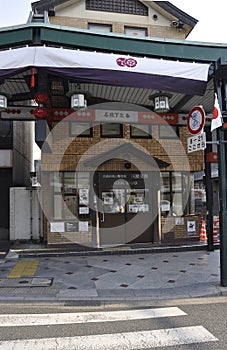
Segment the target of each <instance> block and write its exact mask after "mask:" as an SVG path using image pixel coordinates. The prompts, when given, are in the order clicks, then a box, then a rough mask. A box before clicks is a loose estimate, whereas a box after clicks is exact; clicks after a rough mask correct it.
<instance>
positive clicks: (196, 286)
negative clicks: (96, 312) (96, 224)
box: [0, 247, 227, 304]
mask: <svg viewBox="0 0 227 350" xmlns="http://www.w3.org/2000/svg"><path fill="white" fill-rule="evenodd" d="M173 248H174V247H173ZM181 248H182V247H181ZM145 249H147V248H145ZM140 250H141V249H140ZM23 253H24V255H23V254H22V252H20V254H18V252H17V253H16V252H15V251H12V250H10V251H9V253H8V255H7V256H6V257H5V259H2V260H0V302H1V301H36V302H39V301H61V302H75V303H84V304H86V303H88V304H89V303H106V302H114V301H116V302H119V301H122V302H126V301H127V302H128V301H139V300H147V301H148V300H155V299H157V300H162V299H175V298H195V297H205V296H220V295H227V288H223V287H221V286H220V251H219V249H216V250H215V251H213V252H208V251H206V250H204V249H203V247H201V249H200V250H198V248H197V249H196V250H192V251H190V249H187V250H183V251H182V249H180V247H179V248H178V251H177V249H176V247H175V251H174V250H173V251H171V249H170V250H169V251H168V252H157V251H156V252H154V251H153V252H148V251H147V250H146V251H144V252H141V251H140V252H137V251H136V252H135V251H134V253H132V252H131V251H130V250H129V251H128V252H127V251H124V253H123V252H120V250H118V251H117V252H116V251H114V250H110V251H108V250H105V252H102V253H103V254H91V252H90V254H89V252H87V254H82V253H81V254H77V255H75V254H64V255H63V254H62V255H60V256H58V254H57V253H56V252H55V254H53V252H52V254H51V255H49V256H47V255H44V256H43V255H42V254H40V251H39V254H34V255H33V256H32V255H31V252H30V253H29V252H28V251H27V255H26V254H25V250H23ZM28 253H29V254H28ZM36 253H37V251H36ZM49 253H50V252H49ZM68 253H70V252H68ZM71 253H73V252H71ZM74 253H75V252H74ZM77 253H78V252H77ZM46 254H47V252H46ZM22 256H23V257H22Z"/></svg>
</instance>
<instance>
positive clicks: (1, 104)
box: [0, 93, 7, 112]
mask: <svg viewBox="0 0 227 350" xmlns="http://www.w3.org/2000/svg"><path fill="white" fill-rule="evenodd" d="M6 109H7V97H6V95H4V94H3V93H1V94H0V112H4V111H5V110H6Z"/></svg>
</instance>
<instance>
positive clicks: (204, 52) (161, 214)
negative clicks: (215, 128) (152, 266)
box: [2, 0, 226, 247]
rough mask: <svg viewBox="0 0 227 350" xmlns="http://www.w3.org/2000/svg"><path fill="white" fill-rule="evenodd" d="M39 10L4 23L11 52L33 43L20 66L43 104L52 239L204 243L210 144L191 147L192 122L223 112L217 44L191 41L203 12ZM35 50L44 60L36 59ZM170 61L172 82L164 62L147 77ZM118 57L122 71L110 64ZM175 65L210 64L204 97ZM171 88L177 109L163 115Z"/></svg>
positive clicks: (141, 6)
mask: <svg viewBox="0 0 227 350" xmlns="http://www.w3.org/2000/svg"><path fill="white" fill-rule="evenodd" d="M123 4H124V6H123ZM32 9H33V13H32V14H31V16H30V17H29V21H28V24H27V25H25V26H23V27H22V28H13V29H11V30H7V29H6V30H3V31H2V34H7V39H5V41H4V42H3V43H2V49H5V48H6V47H7V48H10V46H12V42H13V38H14V42H15V43H16V45H15V46H17V47H18V46H20V47H21V48H22V50H21V51H20V52H21V54H23V55H25V54H24V52H25V50H27V49H25V48H24V46H25V45H26V44H28V45H29V43H30V45H29V46H30V48H28V49H29V50H27V51H28V54H27V55H26V57H27V59H28V68H27V67H20V69H21V71H23V79H24V80H25V81H26V82H27V86H26V88H27V91H26V94H24V96H23V99H24V100H29V99H34V100H35V101H36V103H37V108H36V110H35V111H34V115H35V117H36V139H37V140H38V139H39V141H38V143H39V146H40V147H41V148H42V157H41V162H40V170H41V174H40V177H39V180H40V183H41V186H42V191H41V196H40V203H41V205H42V209H43V213H44V217H45V220H44V240H45V242H47V244H56V243H77V244H80V245H88V246H95V247H99V246H105V245H115V244H127V243H146V242H154V243H161V242H172V243H174V242H178V241H179V240H181V241H185V240H186V241H187V240H192V239H195V240H199V235H200V216H199V213H197V212H196V206H195V198H194V173H195V172H198V171H201V170H203V169H204V152H203V150H202V149H199V150H197V151H196V152H192V153H188V139H189V137H191V136H192V135H191V134H190V132H189V130H188V125H187V121H188V115H189V112H190V111H191V109H192V108H193V107H195V106H198V105H203V107H204V110H205V112H206V114H209V113H211V111H212V108H213V92H214V86H213V81H212V74H210V70H209V67H210V62H215V61H216V60H217V57H218V56H217V55H218V51H217V47H216V45H214V47H213V48H212V49H211V48H210V47H209V45H205V44H203V45H202V44H200V45H198V44H190V43H189V44H187V43H185V40H184V39H185V38H187V35H188V34H189V33H190V31H191V30H192V29H193V27H194V26H195V25H196V23H197V20H196V19H194V18H192V17H190V16H189V15H187V14H185V13H184V12H182V11H181V10H179V9H177V8H176V7H174V6H173V5H172V4H171V3H169V2H166V1H165V2H162V1H156V2H150V1H124V2H122V1H60V0H58V1H51V2H48V1H42V0H41V1H39V2H35V3H33V4H32ZM100 18H102V20H100ZM103 18H105V20H104V19H103ZM22 33H23V36H22V35H21V34H22ZM19 34H20V36H19ZM15 39H16V40H15ZM169 39H170V40H169ZM34 46H35V47H37V49H36V54H37V55H39V56H37V57H38V58H37V60H33V62H35V63H34V65H32V64H31V63H29V62H30V61H29V55H30V52H33V51H31V50H32V47H33V48H34ZM46 46H47V47H46ZM30 49H31V50H30ZM219 49H220V50H222V53H223V52H224V51H225V50H223V47H221V48H218V50H219ZM225 49H226V48H225ZM15 50H17V49H16V48H15ZM17 52H18V51H17ZM211 52H212V54H211ZM219 52H220V51H219ZM63 56H64V61H63V58H62V57H63ZM21 57H25V56H21ZM46 57H48V58H49V61H47V58H46ZM71 57H73V59H72V61H71ZM115 58H116V60H115ZM160 58H161V59H162V60H163V61H164V64H165V63H168V64H170V66H168V67H167V68H165V67H164V68H165V69H166V71H165V74H164V76H165V77H166V80H165V81H164V82H163V79H162V78H163V75H162V78H160V76H161V74H160V72H159V69H160V68H157V71H155V72H154V73H153V75H152V76H150V77H149V76H148V75H147V76H146V79H147V80H146V79H145V75H144V73H141V72H142V71H136V69H137V67H138V66H140V67H142V66H143V67H144V66H146V65H147V67H148V70H149V74H151V69H154V68H153V67H154V66H155V64H157V67H159V64H160V61H162V60H160ZM58 60H59V62H60V60H61V63H59V65H58V64H57V61H58ZM110 60H114V62H115V63H116V62H117V65H118V67H117V68H111V65H109V66H108V64H109V63H108V62H109V61H110ZM94 62H96V66H94ZM193 62H194V63H193ZM195 62H196V63H195ZM176 63H177V66H178V65H179V66H180V65H181V64H182V67H183V68H184V69H186V68H185V67H186V66H187V65H188V66H187V67H188V68H189V67H190V70H191V69H192V67H193V69H194V68H197V63H198V67H199V68H202V69H204V72H205V71H206V73H207V74H205V73H203V76H205V75H207V77H206V78H204V81H203V82H202V83H201V84H204V83H205V85H206V86H205V89H204V91H203V93H201V91H200V92H198V91H197V90H196V85H195V86H194V88H192V87H190V84H191V80H189V79H188V80H187V81H186V78H180V79H177V83H176V86H174V83H173V82H172V85H171V83H170V78H171V79H172V78H173V75H174V73H173V71H172V68H171V67H173V66H174V67H175V64H176ZM135 65H137V67H135ZM18 66H19V63H18ZM204 67H205V68H204ZM11 68H12V67H11ZM15 68H17V69H19V67H15ZM66 68H67V69H66ZM131 69H134V70H133V73H132V72H131V71H130V72H129V70H131ZM141 69H144V68H141ZM184 69H183V70H184ZM208 70H209V71H208ZM97 72H99V73H97ZM100 72H101V74H100ZM136 72H137V73H138V74H136ZM208 73H209V74H208ZM13 74H14V75H15V74H21V73H18V72H16V71H15V72H14V73H13ZM141 74H143V75H141ZM146 74H148V73H146ZM162 74H163V73H162ZM11 76H12V75H11ZM11 76H10V75H9V76H8V78H7V79H9V81H10V77H11ZM140 77H141V79H140ZM178 78H179V77H178ZM155 79H157V81H158V83H155V81H156V80H155ZM182 79H183V80H184V82H185V83H186V84H185V86H184V87H183V85H182V87H181V85H180V81H181V82H182ZM145 80H146V82H145ZM170 85H171V86H172V87H171V86H170ZM3 87H4V84H3ZM5 87H6V86H5ZM160 92H161V93H162V96H163V94H164V97H168V99H169V103H170V108H169V109H167V110H159V111H158V112H155V111H154V107H155V97H157V95H158V97H160ZM17 98H18V97H17V96H15V98H14V101H11V103H12V104H14V105H15V104H16V103H17ZM85 101H86V103H85ZM165 102H166V100H165ZM72 103H74V105H72ZM159 104H160V105H162V101H159ZM160 105H159V107H160ZM45 121H47V123H46V122H45ZM46 124H48V126H49V128H50V131H51V132H50V134H49V136H48V137H47V139H46V135H47V134H46V132H44V128H46ZM42 132H43V135H44V136H43V141H42V140H41V141H40V135H41V134H42ZM41 139H42V137H41Z"/></svg>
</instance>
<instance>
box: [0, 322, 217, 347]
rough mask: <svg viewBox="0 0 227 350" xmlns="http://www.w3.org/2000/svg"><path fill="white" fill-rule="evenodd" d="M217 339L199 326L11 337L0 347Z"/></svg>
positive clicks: (164, 343)
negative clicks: (79, 334) (32, 337)
mask: <svg viewBox="0 0 227 350" xmlns="http://www.w3.org/2000/svg"><path fill="white" fill-rule="evenodd" d="M214 341H218V339H217V338H215V337H214V336H213V335H212V334H211V333H210V332H208V331H207V330H206V329H205V328H204V327H202V326H194V327H181V328H170V329H162V330H153V331H144V332H129V333H116V334H100V335H89V336H77V337H65V338H45V339H26V340H11V341H2V342H0V350H21V349H23V350H30V349H33V350H41V349H45V350H53V349H58V350H65V349H80V350H119V349H124V350H127V349H128V350H142V349H149V348H157V347H165V346H176V345H187V344H194V343H203V342H214Z"/></svg>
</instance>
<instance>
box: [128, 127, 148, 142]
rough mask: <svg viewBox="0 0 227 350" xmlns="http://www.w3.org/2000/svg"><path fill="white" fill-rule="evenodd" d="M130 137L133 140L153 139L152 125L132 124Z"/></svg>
mask: <svg viewBox="0 0 227 350" xmlns="http://www.w3.org/2000/svg"><path fill="white" fill-rule="evenodd" d="M130 136H131V137H133V138H146V139H148V138H151V125H147V124H140V125H138V124H132V125H130Z"/></svg>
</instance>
